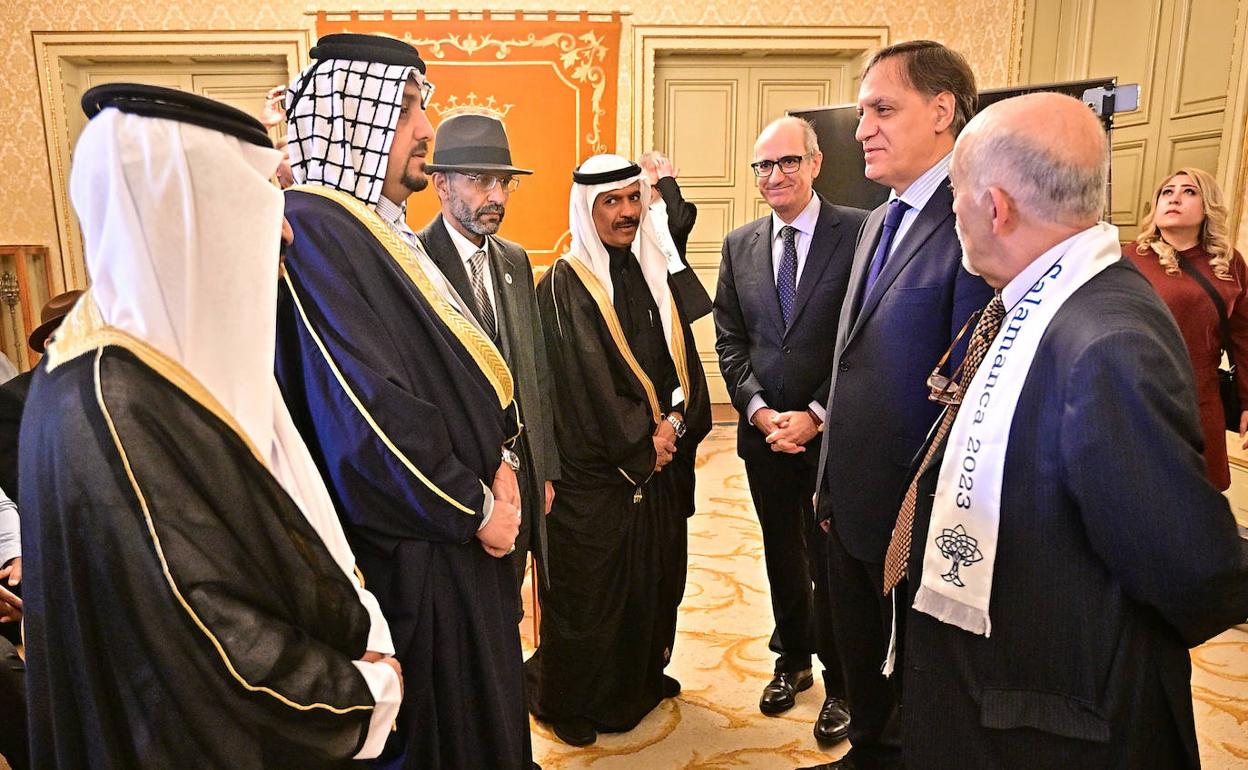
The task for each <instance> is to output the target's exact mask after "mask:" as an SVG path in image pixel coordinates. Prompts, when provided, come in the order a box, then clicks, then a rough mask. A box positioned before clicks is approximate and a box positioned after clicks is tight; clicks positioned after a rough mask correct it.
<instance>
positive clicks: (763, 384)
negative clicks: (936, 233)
mask: <svg viewBox="0 0 1248 770" xmlns="http://www.w3.org/2000/svg"><path fill="white" fill-rule="evenodd" d="M820 204H821V205H820V208H819V218H818V219H817V220H816V222H815V232H814V234H813V236H812V237H811V242H810V251H809V253H808V254H807V256H806V262H805V265H804V266H803V268H802V275H801V278H800V280H799V281H798V284H797V301H796V304H795V305H794V309H793V312H794V316H793V319H792V323H790V324H789V327H788V328H787V329H786V328H785V326H784V320H783V317H782V316H781V314H780V299H779V296H778V295H777V294H776V279H775V273H774V271H773V269H772V261H771V253H772V249H771V244H772V232H771V221H772V220H771V215H770V214H769V215H767V216H765V217H763V218H761V219H757V220H755V221H753V222H751V223H749V224H748V225H744V226H742V227H738V228H737V229H736V230H733V231H732V232H730V233H728V235H727V237H725V238H724V246H723V259H722V261H721V262H720V265H719V283H718V286H717V288H716V290H715V331H716V339H715V350H716V351H717V352H718V353H719V368H720V371H721V372H722V373H723V375H724V383H725V384H726V385H727V386H728V393H729V395H730V396H731V397H732V405H733V406H734V407H736V410H737V413H738V414H739V415H740V419H739V421H738V424H737V453H738V454H739V455H740V456H741V457H742V458H743V459H749V458H750V457H754V456H758V455H759V454H770V453H771V449H770V447H768V445H767V442H766V440H765V438H764V437H763V434H762V433H760V432H759V431H758V429H756V428H755V427H754V426H753V425H751V424H750V422H749V419H748V417H747V416H746V407H747V406H748V405H749V403H750V400H751V399H752V398H754V396H755V395H756V394H759V393H761V394H762V396H763V398H764V399H765V400H766V401H767V405H768V406H770V407H771V408H772V409H776V410H778V411H782V412H783V411H790V410H797V411H801V410H804V409H806V408H807V407H808V406H809V405H810V403H811V402H812V401H814V402H821V401H822V400H823V397H824V395H825V394H826V393H827V391H828V382H829V380H828V377H829V376H830V374H831V372H832V352H833V340H835V334H836V324H837V319H838V318H839V317H840V316H841V302H842V301H843V300H844V298H845V291H846V288H847V286H848V280H849V269H850V264H851V262H852V259H853V253H854V236H855V234H856V232H857V229H858V227H859V225H860V224H861V223H862V221H863V218H864V217H865V216H866V213H867V212H865V211H862V210H860V209H853V208H846V207H844V206H834V205H832V204H831V203H828V202H827V201H826V200H823V199H822V197H821V198H820ZM802 457H804V458H807V459H808V461H809V462H810V463H812V464H813V463H814V453H813V452H812V451H810V450H809V449H808V450H807V452H806V453H805V454H803V455H802Z"/></svg>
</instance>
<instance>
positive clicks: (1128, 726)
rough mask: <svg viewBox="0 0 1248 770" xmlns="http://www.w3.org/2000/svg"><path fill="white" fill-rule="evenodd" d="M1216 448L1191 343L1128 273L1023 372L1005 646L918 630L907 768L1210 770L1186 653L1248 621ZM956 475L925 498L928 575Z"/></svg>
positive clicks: (917, 554) (1095, 297)
mask: <svg viewBox="0 0 1248 770" xmlns="http://www.w3.org/2000/svg"><path fill="white" fill-rule="evenodd" d="M1202 443H1203V442H1202V438H1201V431H1200V425H1199V421H1198V417H1197V408H1196V400H1195V385H1194V384H1193V380H1192V373H1191V364H1190V362H1189V360H1188V356H1187V351H1186V349H1185V347H1184V344H1183V339H1182V338H1181V337H1180V336H1179V333H1178V329H1177V328H1175V325H1174V321H1173V320H1172V319H1171V317H1170V314H1169V312H1168V311H1167V310H1166V307H1165V305H1164V304H1162V302H1161V301H1160V300H1159V299H1158V297H1157V296H1156V294H1155V293H1154V292H1153V291H1152V289H1151V288H1150V286H1149V284H1148V282H1147V281H1146V280H1145V279H1144V278H1143V276H1141V275H1140V274H1139V273H1138V271H1136V269H1135V268H1134V267H1133V266H1132V265H1131V264H1130V262H1127V261H1124V262H1119V263H1117V264H1115V265H1113V266H1111V267H1109V268H1107V269H1106V270H1104V271H1103V272H1101V273H1100V274H1099V275H1097V276H1096V277H1095V278H1093V279H1092V280H1091V281H1089V282H1088V283H1087V284H1085V285H1084V286H1083V287H1081V288H1080V289H1079V290H1078V291H1076V292H1075V293H1074V294H1072V295H1071V297H1070V298H1069V299H1068V300H1067V301H1066V302H1065V304H1063V305H1062V307H1061V309H1060V310H1059V311H1058V313H1057V315H1056V316H1055V317H1054V318H1053V321H1052V322H1051V323H1050V325H1049V327H1048V329H1047V330H1046V332H1045V334H1044V337H1043V338H1042V340H1041V342H1040V345H1039V348H1038V349H1037V351H1036V356H1035V358H1034V360H1033V363H1032V366H1031V368H1030V370H1029V371H1028V373H1027V375H1026V380H1025V381H1024V385H1023V389H1022V392H1021V394H1020V396H1019V400H1018V406H1017V408H1016V410H1015V412H1014V418H1013V421H1012V422H1011V424H1010V437H1009V446H1008V448H1007V450H1006V455H1005V467H1004V476H1003V479H1002V490H1001V516H1000V529H999V532H998V542H997V558H996V564H995V568H994V570H993V580H992V600H991V604H990V606H989V614H990V617H991V619H992V635H991V636H990V637H983V636H977V635H975V634H971V633H968V632H966V631H963V630H962V629H960V628H957V627H955V626H951V625H946V624H944V623H941V622H939V621H937V620H935V619H934V618H932V617H930V616H928V615H925V614H922V613H919V612H916V611H911V612H910V613H909V615H908V617H907V619H906V635H905V637H906V653H905V658H904V666H905V669H906V671H905V678H904V681H905V688H904V691H905V695H904V697H905V707H904V709H903V710H902V713H903V714H904V715H905V719H906V723H905V730H904V732H905V735H906V753H905V761H906V766H907V767H945V766H949V765H950V763H951V762H953V761H954V760H955V759H956V761H957V765H958V766H962V767H1029V768H1048V767H1052V768H1067V767H1115V768H1182V767H1191V768H1195V767H1198V766H1199V760H1198V755H1197V751H1196V734H1195V728H1194V724H1193V717H1192V696H1191V688H1190V679H1191V663H1190V660H1189V658H1188V653H1187V648H1188V647H1190V646H1194V645H1196V644H1199V643H1201V642H1202V641H1204V640H1205V639H1208V638H1209V637H1211V636H1213V635H1214V634H1217V633H1219V632H1221V631H1223V630H1224V629H1226V628H1227V627H1229V626H1231V625H1233V624H1234V623H1237V622H1242V620H1243V619H1244V617H1246V616H1248V555H1246V552H1245V544H1244V542H1243V541H1241V540H1240V539H1239V537H1238V536H1237V533H1236V528H1235V521H1234V519H1233V518H1232V516H1231V512H1230V509H1229V507H1228V505H1227V501H1226V499H1225V498H1223V497H1222V495H1221V494H1220V493H1219V492H1218V491H1217V490H1216V489H1214V487H1213V486H1212V485H1211V484H1210V483H1209V482H1208V480H1207V479H1206V476H1205V469H1204V462H1203V459H1202V457H1201V449H1202ZM939 466H940V463H939V461H937V462H935V463H933V465H932V469H931V470H929V472H928V473H927V474H925V475H924V477H923V479H922V481H921V483H920V494H919V506H918V509H917V511H916V515H915V525H914V538H913V541H912V550H911V560H910V574H911V575H912V576H914V575H920V574H922V572H921V569H922V559H923V546H924V545H925V544H926V543H927V542H930V537H932V536H933V533H930V532H929V531H928V529H929V527H928V524H929V520H930V514H931V500H932V498H931V494H932V493H934V492H935V488H936V478H937V476H938V475H939V470H938V469H939ZM946 563H947V562H946ZM975 566H977V565H972V566H971V567H968V568H967V569H974V568H975ZM915 583H916V581H915V580H914V578H913V577H912V578H911V596H913V593H914V590H915V589H916V588H917V586H916V585H915ZM950 747H956V750H955V751H954V752H953V754H952V755H950V754H949V749H950Z"/></svg>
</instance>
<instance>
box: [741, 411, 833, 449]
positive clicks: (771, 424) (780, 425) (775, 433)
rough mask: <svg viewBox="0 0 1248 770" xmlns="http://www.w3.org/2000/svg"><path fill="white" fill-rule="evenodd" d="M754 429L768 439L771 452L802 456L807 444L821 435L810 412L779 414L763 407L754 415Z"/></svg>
mask: <svg viewBox="0 0 1248 770" xmlns="http://www.w3.org/2000/svg"><path fill="white" fill-rule="evenodd" d="M754 427H755V428H758V430H759V431H760V432H761V433H762V434H763V435H764V436H766V437H767V443H768V444H770V445H771V451H773V452H784V453H786V454H800V453H802V452H805V451H806V444H807V443H809V442H810V440H811V439H813V438H814V437H815V436H817V435H819V429H818V428H817V427H816V426H815V420H814V418H813V417H811V416H810V413H809V412H777V411H776V410H775V409H771V408H768V407H763V408H762V409H759V410H758V411H757V412H755V413H754Z"/></svg>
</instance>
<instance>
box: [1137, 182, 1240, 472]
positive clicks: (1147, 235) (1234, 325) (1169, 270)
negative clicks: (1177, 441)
mask: <svg viewBox="0 0 1248 770" xmlns="http://www.w3.org/2000/svg"><path fill="white" fill-rule="evenodd" d="M1228 219H1229V215H1228V210H1227V206H1226V203H1225V202H1224V198H1223V196H1222V190H1221V189H1220V188H1219V187H1218V183H1217V181H1216V180H1215V179H1214V178H1213V176H1211V175H1210V174H1209V173H1207V172H1205V171H1202V170H1200V169H1198V168H1182V169H1179V170H1178V171H1176V172H1175V173H1173V174H1172V175H1170V176H1169V177H1168V178H1166V179H1165V180H1164V181H1162V183H1161V185H1159V186H1158V188H1157V191H1156V193H1155V194H1154V195H1153V210H1152V211H1151V212H1150V213H1149V214H1148V215H1146V216H1145V217H1144V221H1143V222H1141V223H1140V234H1139V235H1138V236H1136V239H1135V242H1133V243H1128V244H1126V245H1125V246H1123V247H1122V253H1123V256H1124V257H1130V258H1131V259H1132V261H1134V262H1135V266H1136V267H1137V268H1139V269H1140V272H1141V273H1143V274H1144V277H1145V278H1147V279H1148V282H1149V283H1151V284H1152V285H1153V288H1154V289H1156V290H1157V293H1158V294H1159V295H1161V298H1162V300H1164V301H1165V303H1166V306H1167V307H1169V308H1170V312H1171V313H1172V314H1173V315H1174V320H1175V321H1177V322H1178V324H1179V331H1180V332H1182V334H1183V340H1184V341H1185V342H1186V343H1187V351H1188V354H1189V355H1190V356H1191V359H1192V371H1193V373H1194V374H1195V375H1196V398H1197V402H1198V404H1199V405H1200V424H1201V428H1202V430H1203V432H1204V434H1205V464H1206V465H1207V466H1208V473H1209V480H1210V481H1211V482H1213V484H1214V485H1215V486H1217V488H1218V489H1226V488H1227V487H1229V486H1230V485H1231V473H1230V468H1229V467H1228V465H1227V457H1226V435H1225V431H1226V423H1225V419H1224V417H1223V414H1224V413H1223V410H1222V400H1221V397H1220V395H1219V393H1218V366H1219V365H1220V364H1221V362H1222V328H1221V322H1220V317H1219V314H1218V309H1217V307H1215V305H1214V303H1213V299H1212V298H1211V297H1210V296H1209V292H1208V291H1207V290H1206V289H1205V288H1204V287H1203V286H1202V285H1201V283H1200V282H1199V281H1198V280H1197V279H1196V278H1195V277H1193V275H1192V273H1196V274H1199V275H1200V276H1201V277H1203V278H1204V279H1205V281H1206V282H1207V283H1208V284H1210V285H1211V286H1212V287H1213V288H1214V289H1215V290H1216V291H1217V293H1218V296H1219V297H1221V299H1222V303H1223V305H1224V306H1225V308H1226V314H1227V318H1228V320H1229V322H1230V348H1231V349H1230V350H1229V351H1228V352H1229V353H1230V354H1231V356H1232V358H1233V359H1234V360H1235V362H1236V363H1237V364H1238V365H1242V366H1244V367H1245V368H1244V369H1243V370H1241V374H1240V375H1239V377H1238V378H1237V380H1238V383H1237V384H1238V386H1239V399H1240V403H1241V404H1243V405H1248V267H1245V265H1244V260H1243V257H1241V256H1240V254H1239V252H1238V251H1236V250H1235V249H1234V248H1233V247H1232V246H1231V238H1230V234H1229V232H1228V229H1229V228H1228ZM1189 271H1190V272H1189ZM1246 432H1248V411H1245V412H1243V413H1241V415H1240V419H1239V435H1240V438H1241V439H1242V438H1244V436H1245V433H1246ZM1244 448H1245V449H1248V441H1245V442H1244Z"/></svg>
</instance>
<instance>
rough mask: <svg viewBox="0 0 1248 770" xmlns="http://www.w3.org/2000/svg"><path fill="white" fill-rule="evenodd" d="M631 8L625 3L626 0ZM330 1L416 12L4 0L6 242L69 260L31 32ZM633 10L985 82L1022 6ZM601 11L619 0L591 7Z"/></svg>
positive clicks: (951, 2)
mask: <svg viewBox="0 0 1248 770" xmlns="http://www.w3.org/2000/svg"><path fill="white" fill-rule="evenodd" d="M587 5H591V4H587V3H584V2H581V1H580V0H510V1H509V2H506V3H502V4H500V10H501V9H507V10H513V9H521V10H532V11H546V10H550V9H555V10H561V9H563V10H580V9H581V8H584V7H586V6H587ZM621 5H622V6H623V5H624V4H623V3H621ZM317 6H320V7H324V8H326V9H328V10H359V11H369V10H384V9H386V8H392V9H393V8H400V9H404V10H406V9H410V8H411V7H412V6H410V5H408V4H400V3H396V2H394V0H352V1H351V2H350V3H348V2H342V3H338V4H336V3H335V2H333V0H323V1H322V2H319V3H317V4H316V6H309V5H307V4H302V3H298V2H294V1H293V0H286V2H275V1H274V0H215V1H211V2H189V1H188V0H167V1H165V2H161V3H135V2H132V1H131V0H97V1H96V2H94V3H89V4H88V3H82V2H77V1H76V0H40V1H39V2H32V1H31V0H17V2H14V3H5V4H0V71H2V72H3V73H4V76H3V77H2V78H0V169H3V170H4V174H5V177H6V180H7V182H8V184H6V185H4V186H3V187H2V188H0V243H24V244H44V245H47V246H49V247H50V248H51V250H52V252H53V255H52V257H53V259H59V254H58V253H57V252H58V245H57V238H56V222H55V218H54V216H53V210H52V192H51V180H50V176H49V170H48V158H47V152H46V148H45V142H44V131H43V117H42V112H41V105H40V95H39V83H38V79H37V76H36V73H35V62H34V47H33V43H32V40H31V32H32V31H79V30H80V31H108V30H196V29H204V30H209V29H211V30H247V29H251V30H276V29H302V28H306V27H309V26H311V24H312V19H311V18H310V17H309V16H307V15H305V13H304V11H305V9H306V8H308V7H317ZM420 7H422V8H423V9H425V10H426V11H436V10H449V9H452V8H458V9H460V10H472V9H473V8H474V7H480V6H472V5H469V6H465V5H463V4H462V3H461V2H454V1H448V0H429V1H428V2H424V3H421V4H420ZM626 7H627V8H628V9H629V10H631V11H632V13H631V15H628V16H626V17H625V19H624V22H625V26H624V30H623V35H622V40H623V41H625V42H627V41H629V40H631V39H632V25H635V24H645V25H652V24H665V25H676V24H690V25H696V24H715V25H732V24H741V25H791V26H793V27H794V28H795V29H796V28H801V27H806V26H817V25H834V26H870V25H885V26H888V27H889V28H890V39H891V40H892V41H898V40H907V39H912V38H920V37H929V38H935V39H938V40H942V41H943V42H945V43H946V44H948V45H950V46H952V47H953V48H956V49H958V50H960V51H962V52H963V53H964V54H965V55H966V56H967V58H968V59H969V60H970V63H971V66H972V67H974V68H975V71H976V72H977V73H978V75H979V78H980V82H981V84H982V85H984V86H999V85H1004V84H1006V82H1007V77H1008V72H1009V66H1010V61H1011V60H1012V59H1013V58H1016V55H1015V54H1014V53H1013V52H1012V51H1011V48H1012V46H1013V42H1012V41H1013V40H1014V36H1015V31H1014V29H1013V28H1012V25H1013V23H1014V20H1013V19H1012V18H1011V12H1010V8H1011V7H1012V3H1009V2H1001V0H878V2H874V3H861V2H852V1H847V0H795V2H791V3H789V4H787V5H784V6H783V7H777V6H771V5H768V4H765V3H758V2H755V1H754V0H720V1H718V2H716V1H715V0H690V1H689V2H683V3H671V2H669V1H668V0H633V2H631V3H628V4H627V5H626ZM591 8H592V9H593V10H595V11H602V10H611V7H610V6H609V5H603V4H592V5H591ZM631 67H632V51H630V50H627V49H626V50H624V51H622V52H621V58H620V73H621V75H620V89H619V100H620V114H621V116H624V115H627V114H629V111H630V109H631V104H632V96H633V91H632V83H631V82H629V81H630V75H629V73H630V71H631ZM629 128H630V127H629V125H628V124H627V121H621V125H620V127H619V136H618V141H619V143H620V144H621V146H625V145H627V142H628V138H629Z"/></svg>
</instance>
